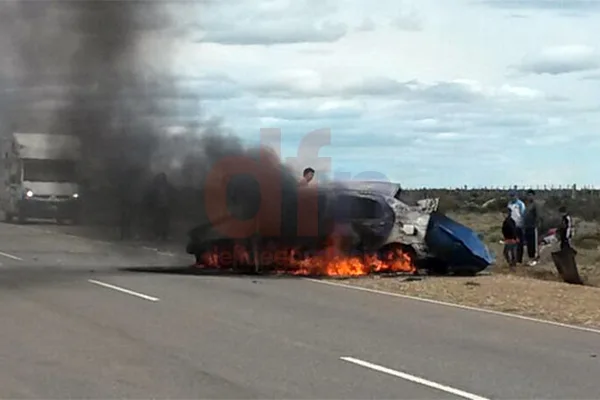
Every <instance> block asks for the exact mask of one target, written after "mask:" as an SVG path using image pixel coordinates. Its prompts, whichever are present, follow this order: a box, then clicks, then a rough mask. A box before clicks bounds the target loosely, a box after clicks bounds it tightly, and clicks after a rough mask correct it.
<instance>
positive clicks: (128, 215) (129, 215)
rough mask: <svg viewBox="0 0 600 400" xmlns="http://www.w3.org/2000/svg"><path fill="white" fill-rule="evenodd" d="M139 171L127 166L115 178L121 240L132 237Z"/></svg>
mask: <svg viewBox="0 0 600 400" xmlns="http://www.w3.org/2000/svg"><path fill="white" fill-rule="evenodd" d="M140 176H141V173H140V171H139V169H138V168H136V167H134V166H128V167H127V168H126V169H125V170H124V171H122V172H121V173H120V174H119V175H118V177H117V179H118V184H117V192H118V193H117V194H118V198H119V232H120V237H121V240H128V239H131V238H132V237H133V225H134V221H135V217H136V215H137V212H138V208H139V207H138V206H139V204H138V197H137V196H138V192H137V184H138V181H139V179H140Z"/></svg>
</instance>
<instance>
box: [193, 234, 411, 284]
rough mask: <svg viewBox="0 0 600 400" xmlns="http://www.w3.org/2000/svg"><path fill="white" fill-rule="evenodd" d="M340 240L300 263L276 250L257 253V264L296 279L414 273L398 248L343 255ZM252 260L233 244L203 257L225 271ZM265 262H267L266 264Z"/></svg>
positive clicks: (288, 252)
mask: <svg viewBox="0 0 600 400" xmlns="http://www.w3.org/2000/svg"><path fill="white" fill-rule="evenodd" d="M340 241H341V239H340V238H337V237H331V238H330V243H329V245H328V246H327V247H326V248H325V249H324V250H323V251H322V252H320V253H319V254H317V255H312V256H308V257H306V258H304V259H301V260H299V259H298V257H297V256H298V255H299V252H298V250H296V249H291V248H288V249H278V250H276V251H274V252H273V251H271V252H269V253H263V254H260V257H259V262H261V261H262V263H263V264H275V265H276V266H277V268H276V272H278V273H282V274H291V275H297V276H338V277H340V276H344V277H348V276H365V275H369V274H372V273H407V274H412V273H415V272H416V267H415V265H414V263H413V260H412V259H411V257H410V256H409V254H407V253H405V252H402V250H401V249H400V248H399V247H397V248H393V247H392V248H390V249H389V250H388V251H387V252H386V253H385V254H383V255H381V254H361V255H358V256H354V255H350V256H349V255H347V254H344V252H342V251H341V250H340ZM254 261H255V260H253V257H252V256H251V253H250V252H249V251H248V250H247V249H246V248H245V247H244V246H242V245H239V244H236V245H235V246H234V248H233V251H232V252H229V253H227V252H219V251H218V250H217V249H213V251H211V252H208V253H206V254H205V257H204V264H205V265H206V266H209V267H220V268H227V267H230V266H232V264H233V265H235V264H238V265H239V264H246V265H252V264H253V263H254ZM265 261H267V262H265Z"/></svg>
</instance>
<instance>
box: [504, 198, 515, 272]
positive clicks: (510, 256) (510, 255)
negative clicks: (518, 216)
mask: <svg viewBox="0 0 600 400" xmlns="http://www.w3.org/2000/svg"><path fill="white" fill-rule="evenodd" d="M502 237H503V238H504V258H505V259H506V262H507V263H508V265H509V267H510V268H511V269H513V268H514V267H515V266H516V265H517V245H518V243H519V232H518V228H517V224H516V223H515V220H514V219H513V218H512V210H511V209H510V208H507V209H506V218H505V219H504V222H503V223H502Z"/></svg>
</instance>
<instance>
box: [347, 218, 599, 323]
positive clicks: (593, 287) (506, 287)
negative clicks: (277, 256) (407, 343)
mask: <svg viewBox="0 0 600 400" xmlns="http://www.w3.org/2000/svg"><path fill="white" fill-rule="evenodd" d="M448 215H449V216H450V217H451V218H453V219H455V220H457V221H459V222H461V223H463V224H465V225H467V226H469V227H471V228H472V229H474V230H476V231H477V232H479V233H481V234H482V236H483V239H484V240H485V241H486V243H487V244H488V245H489V246H490V248H491V250H492V251H494V252H495V254H496V257H497V265H495V266H493V270H492V271H493V272H492V275H491V276H477V277H472V278H451V277H447V278H433V277H430V278H426V279H424V280H421V281H412V282H409V281H404V280H403V279H402V278H366V279H351V280H348V281H347V283H348V284H351V285H355V286H361V287H367V288H371V289H378V290H384V291H389V292H395V293H401V294H405V295H409V296H416V297H421V298H426V299H432V300H440V301H445V302H450V303H455V304H461V305H466V306H472V307H481V308H485V309H490V310H496V311H502V312H509V313H514V314H520V315H525V316H530V317H537V318H543V319H549V320H552V321H556V322H563V323H569V324H577V325H585V326H593V327H598V328H600V288H598V286H600V251H599V249H598V245H599V244H600V226H599V225H598V224H596V223H589V222H587V223H581V222H579V228H580V229H576V233H577V240H575V245H576V246H577V251H578V256H577V262H578V266H579V271H580V274H581V276H582V278H583V279H584V280H585V282H586V285H587V286H583V287H582V286H575V285H568V284H566V283H563V282H562V281H561V280H560V278H559V276H558V274H557V272H556V269H555V267H554V264H553V263H552V260H551V257H550V251H549V250H542V251H541V259H540V263H539V264H538V265H536V266H535V267H527V266H519V267H518V269H517V271H516V272H510V271H509V270H508V268H507V266H506V263H505V262H504V260H503V259H502V245H501V244H500V243H499V241H500V240H501V239H502V236H501V233H500V227H501V224H502V219H503V216H502V215H501V214H500V213H489V214H481V213H473V214H466V213H461V214H452V213H449V214H448ZM525 259H527V256H525Z"/></svg>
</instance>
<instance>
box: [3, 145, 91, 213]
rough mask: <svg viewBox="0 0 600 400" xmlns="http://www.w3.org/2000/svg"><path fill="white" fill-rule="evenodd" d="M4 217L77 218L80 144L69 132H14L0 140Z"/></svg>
mask: <svg viewBox="0 0 600 400" xmlns="http://www.w3.org/2000/svg"><path fill="white" fill-rule="evenodd" d="M1 156H2V161H3V168H2V178H1V179H2V181H1V183H2V184H3V189H2V190H1V191H0V206H1V208H2V211H3V212H4V217H5V220H6V221H8V222H10V221H13V220H14V219H17V220H18V221H19V222H20V223H24V222H26V221H27V220H28V219H53V220H56V221H57V222H59V223H63V222H64V221H71V222H73V223H77V222H78V220H79V208H80V207H79V204H80V193H79V183H78V173H77V172H78V162H79V160H80V143H79V140H78V138H76V137H74V136H70V135H56V134H39V133H14V134H12V135H11V136H10V137H9V138H6V139H4V141H3V143H2V154H1Z"/></svg>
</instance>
